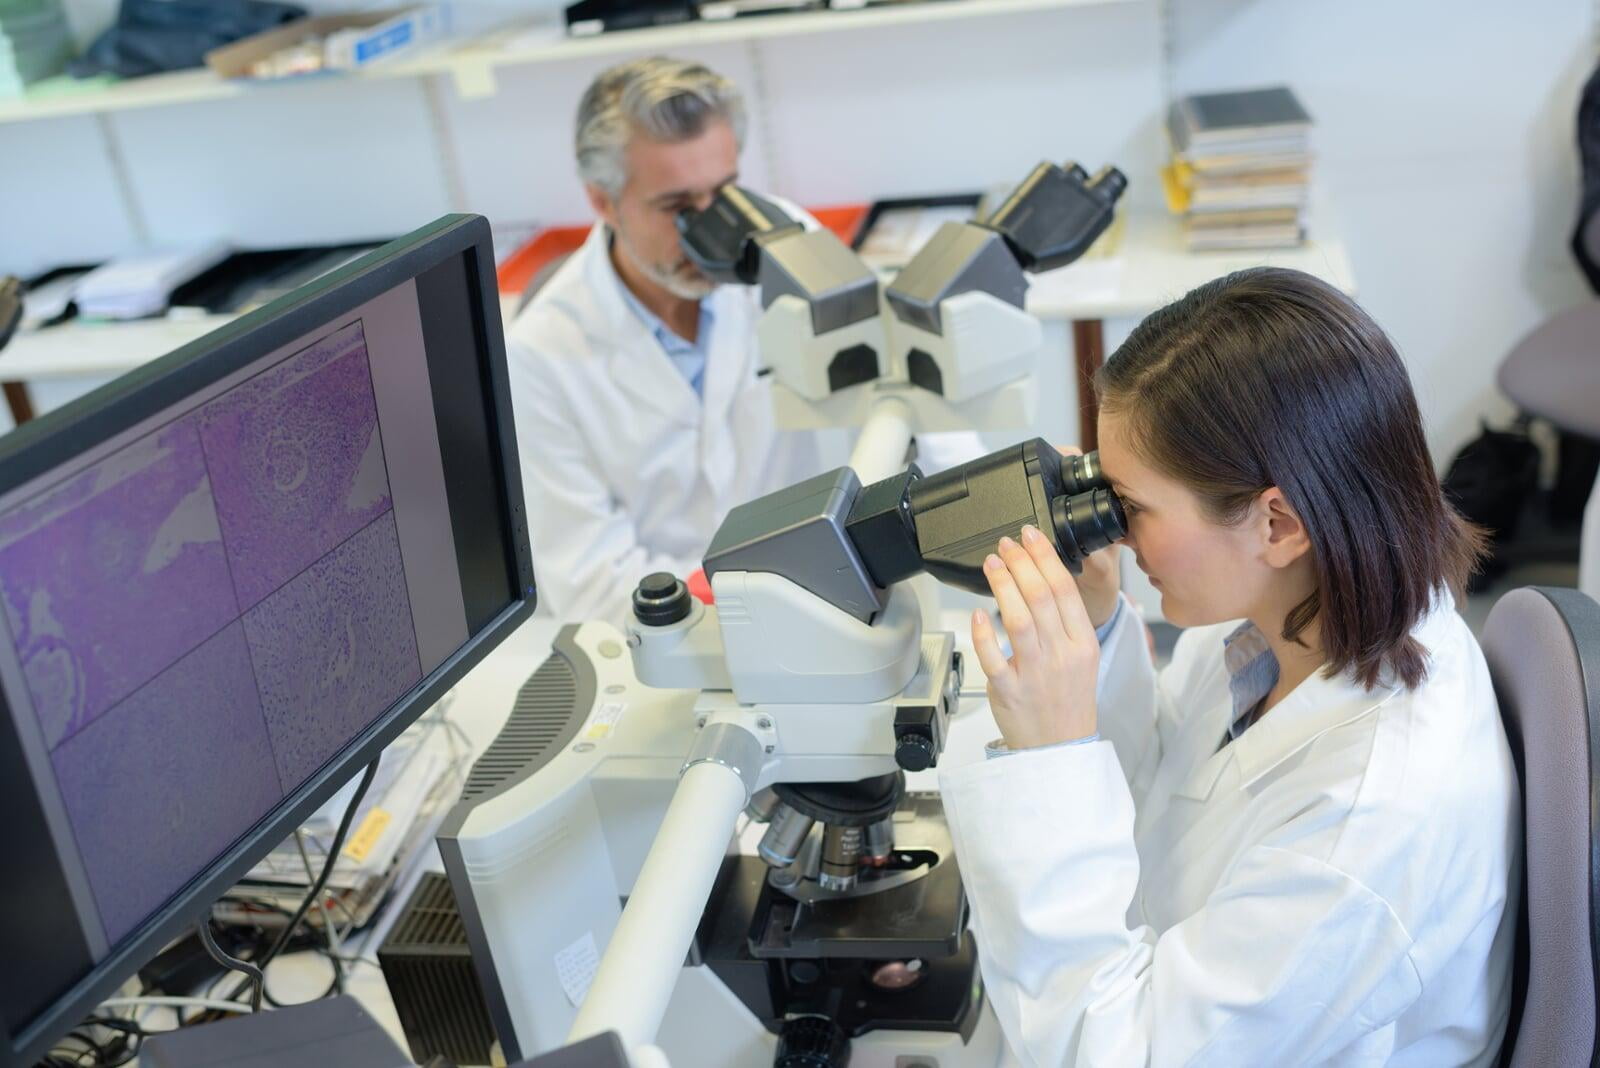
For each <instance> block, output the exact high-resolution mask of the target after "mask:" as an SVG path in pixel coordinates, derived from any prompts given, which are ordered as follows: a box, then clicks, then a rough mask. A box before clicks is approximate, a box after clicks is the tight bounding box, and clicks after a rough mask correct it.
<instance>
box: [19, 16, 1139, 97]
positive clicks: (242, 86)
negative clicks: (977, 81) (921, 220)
mask: <svg viewBox="0 0 1600 1068" xmlns="http://www.w3.org/2000/svg"><path fill="white" fill-rule="evenodd" d="M1129 2H1132V0H929V2H926V3H918V4H905V5H895V6H890V7H875V8H865V9H862V10H859V11H814V12H809V13H805V14H798V15H762V16H752V17H747V18H739V19H729V20H727V21H713V22H689V23H682V24H679V25H674V26H660V27H654V28H651V29H643V30H628V31H622V32H618V33H607V34H600V35H598V36H595V37H573V38H569V37H566V36H564V35H563V34H562V33H561V31H560V30H559V29H557V28H556V27H554V26H553V25H545V26H538V25H521V26H514V27H509V28H506V29H502V30H499V31H496V32H494V33H491V34H488V35H485V36H484V37H481V38H478V39H475V40H472V41H468V42H465V43H462V44H459V45H456V46H455V47H453V48H449V47H447V48H441V49H435V50H433V51H431V52H426V53H423V54H421V55H419V56H417V57H416V58H414V59H397V60H395V61H393V62H390V63H385V64H380V65H379V66H376V67H374V68H373V69H372V70H369V71H363V72H359V73H353V74H328V75H312V76H309V77H306V78H293V79H287V80H285V81H283V82H278V83H250V82H245V81H229V80H226V79H223V78H219V77H217V76H216V75H215V74H213V73H212V72H211V71H209V70H185V71H175V72H173V73H171V74H156V75H151V76H150V77H147V78H132V79H129V80H127V81H121V82H116V83H114V84H111V85H104V86H98V87H94V86H85V87H83V88H81V89H78V88H62V87H61V85H60V83H59V81H58V80H57V79H52V81H53V82H56V83H57V84H55V85H53V86H50V87H49V88H48V89H47V91H45V92H42V93H41V92H37V91H36V92H34V93H32V94H25V95H24V96H22V97H21V98H18V99H10V100H0V123H12V122H31V121H35V120H39V119H50V118H59V117H62V116H67V115H93V114H102V113H106V112H114V111H125V110H129V109H132V108H148V107H160V106H162V105H166V104H181V103H191V102H195V101H205V100H221V99H226V98H229V97H236V96H242V95H243V94H245V93H258V92H271V91H272V90H273V89H274V88H277V87H278V86H279V85H304V84H307V83H309V82H314V81H323V82H326V83H328V84H332V83H335V82H337V81H341V80H344V79H348V78H368V79H379V80H383V79H392V78H416V77H427V76H430V75H441V74H442V75H449V76H451V77H453V78H454V79H455V81H456V85H457V87H458V89H459V91H460V93H461V95H462V96H463V97H467V98H479V97H486V96H491V95H493V93H494V92H495V82H494V72H495V70H496V69H497V68H499V67H509V66H524V65H532V64H538V63H553V62H560V61H564V60H570V59H581V58H585V57H594V56H611V55H618V56H620V55H625V54H631V53H637V52H646V51H668V50H671V49H674V48H679V47H683V46H688V45H702V44H710V43H717V42H727V41H751V40H760V39H764V38H773V37H795V36H803V35H813V34H824V33H838V32H845V31H850V30H863V29H871V28H878V27H890V26H910V25H915V24H919V23H936V22H948V21H951V20H955V19H971V18H987V17H993V16H996V15H1007V14H1014V13H1019V12H1029V11H1046V10H1051V9H1056V8H1070V7H1099V6H1105V5H1107V4H1116V3H1129Z"/></svg>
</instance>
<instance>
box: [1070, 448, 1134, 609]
mask: <svg viewBox="0 0 1600 1068" xmlns="http://www.w3.org/2000/svg"><path fill="white" fill-rule="evenodd" d="M1056 451H1058V452H1060V453H1061V455H1063V456H1082V455H1083V450H1082V449H1080V448H1078V447H1077V446H1076V445H1057V446H1056ZM1121 560H1122V550H1121V549H1118V548H1117V547H1116V546H1112V547H1111V548H1108V549H1102V550H1100V551H1099V552H1097V553H1090V554H1089V555H1088V557H1086V558H1085V559H1084V561H1083V574H1081V575H1079V576H1078V580H1077V581H1078V592H1079V593H1080V594H1082V595H1083V606H1084V608H1086V609H1088V611H1089V622H1091V623H1093V624H1094V625H1095V626H1096V627H1097V628H1098V627H1103V626H1105V625H1106V621H1107V620H1109V619H1110V618H1111V616H1112V614H1113V613H1115V612H1116V610H1117V599H1118V598H1119V597H1120V596H1122V593H1121V591H1122V569H1121V567H1120V566H1119V564H1120V562H1121Z"/></svg>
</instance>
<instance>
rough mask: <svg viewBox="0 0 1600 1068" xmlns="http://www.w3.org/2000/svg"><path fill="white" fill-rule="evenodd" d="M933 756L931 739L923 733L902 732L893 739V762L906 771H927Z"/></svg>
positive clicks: (931, 763)
mask: <svg viewBox="0 0 1600 1068" xmlns="http://www.w3.org/2000/svg"><path fill="white" fill-rule="evenodd" d="M934 756H935V754H934V751H933V739H932V738H929V737H928V736H927V735H925V734H902V735H901V736H900V737H899V738H898V739H896V740H895V745H894V762H895V763H896V764H898V765H900V767H902V768H904V769H905V770H906V771H927V770H928V769H929V768H931V767H933V761H934Z"/></svg>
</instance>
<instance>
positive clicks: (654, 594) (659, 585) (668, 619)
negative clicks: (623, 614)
mask: <svg viewBox="0 0 1600 1068" xmlns="http://www.w3.org/2000/svg"><path fill="white" fill-rule="evenodd" d="M692 607H693V604H692V599H691V597H690V595H689V587H687V586H685V585H684V584H683V580H682V579H680V578H678V576H676V575H673V574H669V573H668V572H666V571H657V572H655V573H653V574H649V575H646V576H645V577H644V578H642V579H640V580H639V585H638V587H637V588H636V589H635V590H634V591H633V615H634V618H635V619H637V620H638V621H639V622H640V623H643V624H644V625H645V626H648V627H664V626H667V625H668V624H669V623H676V622H678V620H680V619H683V618H685V617H686V616H688V614H689V610H690V609H691V608H692Z"/></svg>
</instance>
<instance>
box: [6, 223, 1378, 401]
mask: <svg viewBox="0 0 1600 1068" xmlns="http://www.w3.org/2000/svg"><path fill="white" fill-rule="evenodd" d="M1322 233H1323V236H1322V238H1321V239H1320V240H1317V241H1313V242H1308V243H1307V244H1305V245H1303V246H1301V247H1300V248H1294V249H1281V250H1271V251H1265V252H1190V251H1188V250H1187V249H1186V248H1184V247H1183V228H1182V225H1181V223H1180V222H1179V221H1178V220H1177V219H1175V218H1173V217H1172V216H1170V215H1167V214H1165V213H1158V212H1150V211H1145V212H1139V211H1135V212H1130V213H1129V215H1128V221H1127V226H1126V229H1125V231H1124V233H1123V237H1122V240H1121V244H1120V247H1119V248H1118V249H1117V251H1116V254H1115V255H1113V256H1110V257H1107V258H1106V259H1104V260H1099V261H1089V260H1083V261H1079V262H1078V263H1075V264H1073V265H1072V266H1070V267H1063V268H1062V269H1061V270H1059V271H1053V272H1051V273H1049V274H1046V275H1042V276H1040V277H1038V278H1036V279H1034V280H1033V282H1032V284H1031V286H1030V287H1029V290H1028V304H1027V307H1028V311H1029V312H1031V313H1032V314H1034V315H1036V316H1038V317H1039V318H1040V319H1052V320H1062V319H1111V318H1124V317H1126V318H1138V317H1140V316H1143V315H1148V314H1149V313H1150V312H1152V311H1154V310H1155V309H1157V308H1159V307H1161V306H1162V305H1163V304H1166V303H1168V302H1170V301H1172V300H1176V299H1177V298H1178V297H1181V296H1183V295H1184V294H1185V293H1187V292H1188V291H1189V290H1191V289H1193V288H1194V287H1195V286H1197V285H1200V284H1201V283H1202V282H1208V281H1210V280H1211V279H1213V278H1220V277H1222V276H1223V275H1225V274H1229V273H1231V272H1233V271H1237V270H1240V269H1242V268H1245V267H1260V266H1275V267H1293V268H1295V269H1297V270H1302V271H1305V272H1307V273H1309V274H1312V275H1315V276H1316V277H1318V278H1321V279H1323V280H1324V281H1326V282H1328V283H1330V284H1332V285H1334V286H1336V287H1338V288H1339V289H1341V290H1343V291H1344V292H1346V293H1354V292H1355V276H1354V274H1353V273H1352V272H1351V270H1350V259H1349V257H1348V256H1347V255H1346V254H1345V249H1344V243H1343V242H1342V241H1340V240H1339V239H1338V237H1337V236H1336V235H1334V234H1332V233H1331V232H1329V231H1327V230H1325V229H1324V230H1323V231H1322ZM232 318H233V317H232V316H227V315H216V316H200V317H197V318H180V319H145V320H140V321H137V322H130V323H119V324H107V323H91V324H78V323H66V324H63V325H61V326H53V327H50V328H48V329H46V330H40V331H37V332H33V333H19V334H18V335H17V336H16V337H14V338H12V340H11V344H10V345H8V346H7V347H6V349H5V351H4V352H0V380H3V381H19V380H20V381H42V380H45V379H53V378H75V377H85V376H99V375H105V376H111V375H118V374H122V373H124V372H127V371H131V370H133V369H134V368H136V367H139V366H142V365H143V364H146V363H149V362H150V361H151V360H154V359H156V358H157V357H160V356H164V355H166V354H167V353H169V352H171V351H172V350H174V349H176V348H178V347H179V346H181V345H186V344H188V343H189V342H191V341H194V340H195V339H197V338H200V337H203V336H204V335H206V334H208V333H210V332H211V331H212V330H215V329H216V328H217V327H219V326H222V325H223V324H225V323H227V322H229V321H231V320H232Z"/></svg>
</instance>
